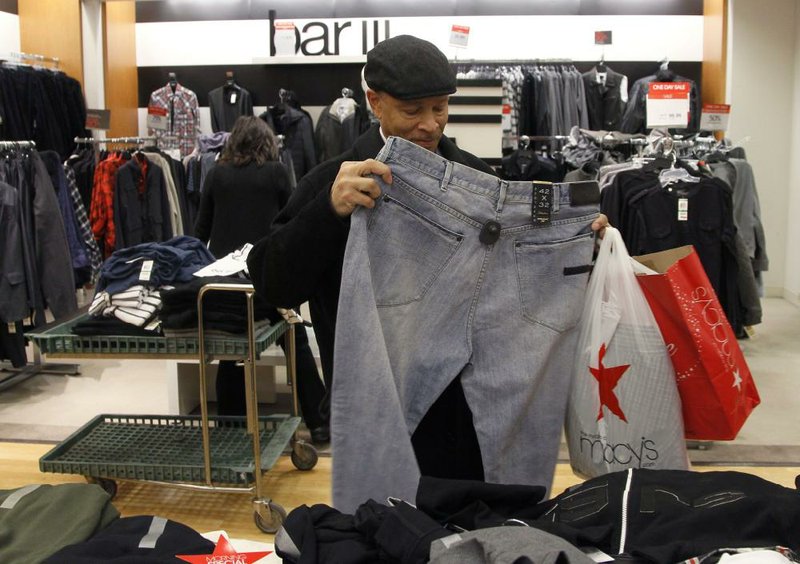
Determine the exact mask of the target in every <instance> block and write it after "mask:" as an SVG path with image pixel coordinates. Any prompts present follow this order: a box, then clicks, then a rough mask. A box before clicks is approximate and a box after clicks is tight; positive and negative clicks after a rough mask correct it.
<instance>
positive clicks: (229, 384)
mask: <svg viewBox="0 0 800 564" xmlns="http://www.w3.org/2000/svg"><path fill="white" fill-rule="evenodd" d="M294 327H295V332H294V334H295V338H294V341H295V356H296V359H297V399H298V402H299V404H300V410H301V411H302V413H303V419H304V420H305V422H306V425H307V426H308V428H309V429H314V428H316V427H319V426H320V425H322V424H323V423H324V420H323V418H322V416H321V415H320V412H319V404H320V402H321V401H322V398H323V396H324V395H325V386H324V384H323V383H322V380H321V379H320V377H319V372H318V371H317V364H316V362H315V361H314V354H313V353H312V352H311V347H310V346H309V344H308V334H307V333H306V328H305V327H303V326H302V325H299V324H297V325H295V326H294ZM278 344H279V345H280V346H281V348H282V349H283V350H284V352H285V351H286V344H285V342H284V338H283V336H282V337H281V338H280V339H279V340H278ZM217 411H218V413H219V414H220V415H244V414H245V413H246V403H245V386H244V367H243V366H237V365H236V362H234V361H232V360H221V361H220V363H219V370H218V371H217Z"/></svg>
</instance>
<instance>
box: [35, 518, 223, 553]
mask: <svg viewBox="0 0 800 564" xmlns="http://www.w3.org/2000/svg"><path fill="white" fill-rule="evenodd" d="M213 552H214V543H213V542H211V541H209V540H207V539H205V538H204V537H203V536H202V535H201V534H200V533H198V532H197V531H195V530H194V529H191V528H190V527H187V526H186V525H183V524H181V523H178V522H176V521H170V520H168V519H164V518H163V517H153V516H149V515H139V516H135V517H121V518H119V519H117V520H116V521H114V522H113V523H112V524H111V525H109V526H108V527H106V528H105V529H103V530H102V531H100V532H99V533H97V534H96V535H94V536H92V537H91V538H89V539H88V540H86V541H84V542H81V543H77V544H73V545H70V546H67V547H65V548H63V549H61V550H60V551H58V552H56V553H55V554H53V555H52V556H51V557H50V558H48V559H47V560H45V562H46V563H48V564H49V563H53V564H55V563H63V562H70V564H93V563H95V562H98V563H100V562H116V563H117V564H138V563H143V564H148V563H152V564H160V563H162V562H163V563H164V564H167V563H170V564H171V563H174V562H177V561H178V560H177V559H176V556H178V555H190V554H192V555H195V554H197V555H211V554H212V553H213ZM209 561H210V560H209Z"/></svg>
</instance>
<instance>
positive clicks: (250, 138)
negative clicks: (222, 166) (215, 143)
mask: <svg viewBox="0 0 800 564" xmlns="http://www.w3.org/2000/svg"><path fill="white" fill-rule="evenodd" d="M219 160H220V162H223V163H230V164H232V165H234V166H244V165H246V164H250V163H251V162H255V163H256V164H257V165H259V166H260V165H263V164H264V163H266V162H267V161H276V160H278V140H277V138H276V137H275V134H274V133H273V132H272V129H270V127H269V126H268V125H267V123H266V122H265V121H264V120H263V119H261V118H257V117H255V116H241V117H240V118H239V119H237V120H236V123H234V124H233V129H232V130H231V135H230V137H228V140H227V141H226V142H225V147H224V148H223V149H222V154H221V155H220V157H219Z"/></svg>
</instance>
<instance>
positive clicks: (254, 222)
mask: <svg viewBox="0 0 800 564" xmlns="http://www.w3.org/2000/svg"><path fill="white" fill-rule="evenodd" d="M290 190H291V188H290V185H289V175H288V174H287V172H286V168H285V167H284V165H283V164H281V163H279V162H277V161H275V162H268V163H265V164H264V165H262V166H259V165H257V164H255V163H250V164H248V165H245V166H233V165H229V164H225V163H222V164H218V165H217V166H215V167H214V168H213V169H211V171H210V172H209V173H208V175H207V176H206V181H205V184H204V186H203V195H202V197H201V200H200V211H199V212H198V214H197V223H195V236H196V237H197V238H198V239H200V240H201V241H202V242H203V243H207V242H208V241H209V239H210V240H211V245H210V247H209V250H210V251H211V253H212V254H213V255H214V256H215V257H217V258H222V257H224V256H225V255H227V254H228V253H230V252H232V251H234V250H236V249H238V248H239V247H241V246H242V245H243V244H244V243H255V242H256V241H258V240H260V239H262V238H263V237H265V236H266V235H268V234H269V226H270V224H271V223H272V220H273V219H274V218H275V216H276V215H278V212H279V211H280V210H281V208H283V206H285V205H286V202H287V201H288V200H289V192H290ZM298 303H299V302H298Z"/></svg>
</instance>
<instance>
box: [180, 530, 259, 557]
mask: <svg viewBox="0 0 800 564" xmlns="http://www.w3.org/2000/svg"><path fill="white" fill-rule="evenodd" d="M268 554H272V552H236V551H235V550H234V549H233V546H231V543H230V542H229V541H228V539H226V538H225V536H224V535H220V536H219V540H218V541H217V546H215V547H214V552H212V553H211V554H178V555H176V557H177V558H180V559H181V560H183V561H185V562H191V563H192V564H254V563H255V562H258V561H259V560H261V559H262V558H264V557H265V556H267V555H268Z"/></svg>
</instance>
